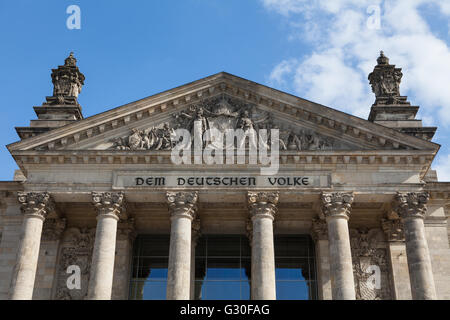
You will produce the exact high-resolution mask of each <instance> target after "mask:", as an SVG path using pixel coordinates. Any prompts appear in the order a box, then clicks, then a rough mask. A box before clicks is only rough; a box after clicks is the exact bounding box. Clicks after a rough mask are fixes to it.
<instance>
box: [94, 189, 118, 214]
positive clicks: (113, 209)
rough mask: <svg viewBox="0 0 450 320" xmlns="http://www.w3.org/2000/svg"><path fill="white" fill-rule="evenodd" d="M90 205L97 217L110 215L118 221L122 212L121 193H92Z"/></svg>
mask: <svg viewBox="0 0 450 320" xmlns="http://www.w3.org/2000/svg"><path fill="white" fill-rule="evenodd" d="M92 204H93V205H94V207H95V209H96V210H97V214H98V216H102V215H112V216H114V217H115V218H116V219H119V218H120V216H121V215H122V213H123V211H124V204H125V200H124V193H123V192H92Z"/></svg>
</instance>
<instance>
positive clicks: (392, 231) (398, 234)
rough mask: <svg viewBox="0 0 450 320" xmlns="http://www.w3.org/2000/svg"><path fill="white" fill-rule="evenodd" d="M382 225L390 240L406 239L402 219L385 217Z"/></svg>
mask: <svg viewBox="0 0 450 320" xmlns="http://www.w3.org/2000/svg"><path fill="white" fill-rule="evenodd" d="M381 226H382V228H383V231H384V233H385V234H386V238H387V240H388V241H405V230H404V228H403V223H402V221H401V220H400V219H395V220H389V219H383V220H381Z"/></svg>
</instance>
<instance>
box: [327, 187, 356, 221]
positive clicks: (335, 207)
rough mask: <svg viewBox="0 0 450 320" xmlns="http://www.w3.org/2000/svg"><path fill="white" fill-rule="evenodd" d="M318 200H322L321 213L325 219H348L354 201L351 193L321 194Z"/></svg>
mask: <svg viewBox="0 0 450 320" xmlns="http://www.w3.org/2000/svg"><path fill="white" fill-rule="evenodd" d="M320 198H321V200H322V212H323V214H324V216H325V217H326V218H328V217H342V218H345V219H348V218H349V216H350V212H351V209H352V204H353V200H354V195H353V192H347V193H343V192H330V193H325V192H323V193H322V194H321V196H320Z"/></svg>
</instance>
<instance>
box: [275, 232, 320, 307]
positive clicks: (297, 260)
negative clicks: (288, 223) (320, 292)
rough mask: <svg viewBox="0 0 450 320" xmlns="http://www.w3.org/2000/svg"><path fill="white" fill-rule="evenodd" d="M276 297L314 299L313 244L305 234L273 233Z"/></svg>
mask: <svg viewBox="0 0 450 320" xmlns="http://www.w3.org/2000/svg"><path fill="white" fill-rule="evenodd" d="M274 241H275V242H274V244H275V279H276V290H277V299H278V300H313V299H317V288H316V272H315V268H316V267H315V253H314V244H313V242H312V240H311V238H310V237H309V236H292V235H279V236H275V240H274Z"/></svg>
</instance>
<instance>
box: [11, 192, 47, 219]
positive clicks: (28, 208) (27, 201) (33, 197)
mask: <svg viewBox="0 0 450 320" xmlns="http://www.w3.org/2000/svg"><path fill="white" fill-rule="evenodd" d="M17 199H18V201H19V203H20V204H21V207H20V210H21V211H22V213H23V214H24V215H27V216H35V217H39V218H41V219H45V218H46V217H47V216H48V215H49V214H50V213H52V212H54V211H55V202H54V201H53V198H52V196H51V195H50V194H49V193H48V192H19V193H18V196H17Z"/></svg>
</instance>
